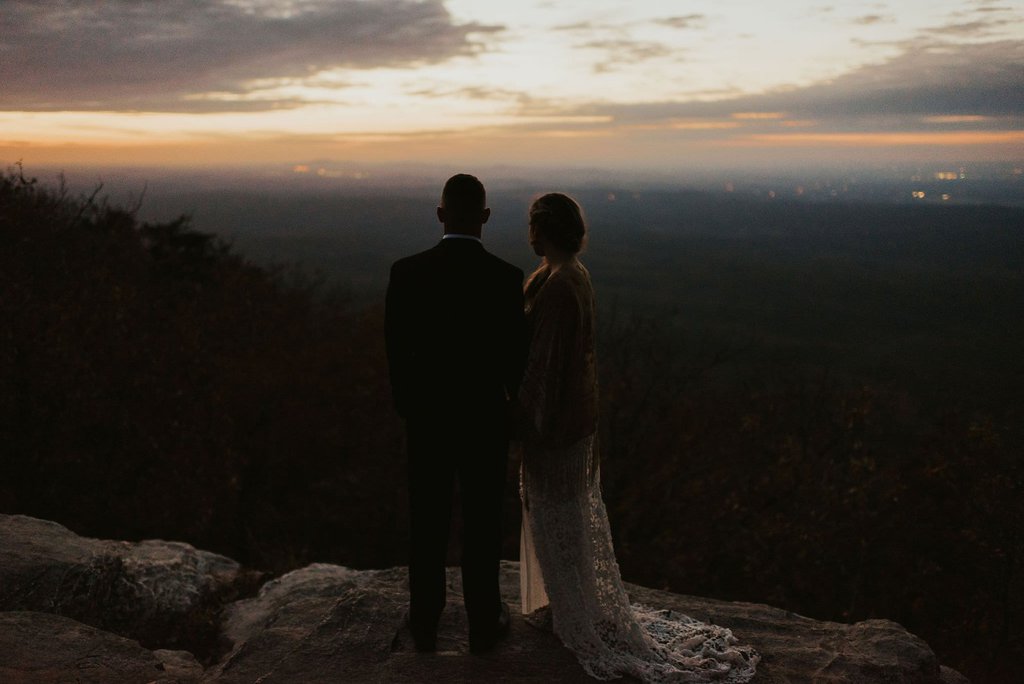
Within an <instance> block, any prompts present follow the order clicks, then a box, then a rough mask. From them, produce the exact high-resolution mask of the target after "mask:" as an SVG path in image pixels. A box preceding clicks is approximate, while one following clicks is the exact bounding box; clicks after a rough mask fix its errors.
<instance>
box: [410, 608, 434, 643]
mask: <svg viewBox="0 0 1024 684" xmlns="http://www.w3.org/2000/svg"><path fill="white" fill-rule="evenodd" d="M404 622H405V625H406V627H408V628H409V632H410V633H411V634H412V642H413V644H415V646H416V650H417V651H419V652H420V653H432V652H434V651H436V650H437V632H436V631H430V630H426V629H423V628H422V627H418V626H416V625H414V624H413V623H412V620H410V619H409V613H408V611H407V612H406V613H405V619H404Z"/></svg>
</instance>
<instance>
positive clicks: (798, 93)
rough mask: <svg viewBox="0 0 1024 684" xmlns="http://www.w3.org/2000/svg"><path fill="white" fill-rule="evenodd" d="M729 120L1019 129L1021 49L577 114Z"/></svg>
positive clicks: (933, 47) (950, 52) (910, 61)
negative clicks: (771, 116)
mask: <svg viewBox="0 0 1024 684" xmlns="http://www.w3.org/2000/svg"><path fill="white" fill-rule="evenodd" d="M735 112H786V113H787V115H788V116H789V117H791V118H794V119H812V120H818V121H822V122H830V123H831V125H834V126H846V127H851V128H857V127H858V126H860V125H863V124H865V123H867V122H870V121H877V120H878V119H879V118H880V117H883V118H887V119H888V120H889V122H890V124H892V123H894V119H897V118H899V119H901V120H902V122H904V123H906V124H907V125H911V124H912V123H913V125H921V121H922V120H923V119H924V118H926V117H936V116H966V115H972V116H980V117H985V118H984V119H978V120H975V122H974V125H979V123H978V122H991V121H998V120H1003V123H1002V124H1000V125H1005V120H1006V119H1008V118H1009V119H1012V120H1015V121H1016V126H1017V127H1024V41H996V42H991V43H981V44H967V45H951V44H941V43H924V42H922V43H919V44H917V45H916V46H915V47H913V48H912V49H908V50H907V51H906V52H904V53H903V54H902V55H899V56H898V57H895V58H893V59H891V60H889V61H887V62H885V63H882V64H875V65H868V66H864V67H861V68H860V69H857V70H855V71H853V72H851V73H849V74H846V75H844V76H841V77H839V78H836V79H834V80H832V81H830V82H825V83H820V84H816V85H812V86H809V87H805V88H797V89H791V90H784V91H773V92H769V93H765V94H761V95H747V96H742V97H737V98H730V99H723V100H717V101H713V102H649V103H640V104H629V105H615V104H594V105H590V106H587V107H584V108H581V109H580V110H578V113H580V114H607V115H611V116H614V117H615V119H616V121H618V122H620V123H626V124H639V123H655V122H658V121H668V120H671V119H677V118H687V117H722V116H730V115H731V114H733V113H735Z"/></svg>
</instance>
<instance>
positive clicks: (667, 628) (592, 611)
mask: <svg viewBox="0 0 1024 684" xmlns="http://www.w3.org/2000/svg"><path fill="white" fill-rule="evenodd" d="M520 486H521V495H522V497H523V526H524V527H523V534H522V536H521V555H520V571H521V580H520V581H521V593H522V603H523V612H524V613H533V612H534V611H536V610H538V609H541V608H542V607H543V606H544V605H546V604H548V603H549V602H550V613H551V618H552V628H553V630H554V632H555V634H556V635H557V636H558V637H559V638H560V639H561V640H562V642H563V643H564V644H565V645H566V646H567V647H568V648H569V649H570V650H572V651H573V652H574V653H575V654H576V657H577V659H578V660H579V662H580V664H581V665H582V666H583V668H584V670H586V672H587V673H588V674H589V675H590V676H592V677H595V678H597V679H615V678H618V677H621V676H623V675H630V676H633V677H637V678H638V679H641V680H642V681H644V682H649V683H660V682H723V683H725V684H738V683H740V682H747V681H749V680H750V679H751V678H752V677H753V676H754V672H755V669H756V666H757V663H758V661H759V660H760V657H759V656H758V654H757V652H756V651H754V649H752V648H751V647H749V646H739V645H737V640H736V638H735V637H734V636H733V634H732V632H731V631H730V630H728V629H726V628H724V627H718V626H715V625H710V624H706V623H702V622H699V621H697V620H694V619H692V618H690V617H688V616H686V615H683V614H681V613H678V612H675V611H671V610H658V609H654V608H649V607H646V606H641V605H630V603H629V598H628V595H627V594H626V591H625V589H624V587H623V585H622V579H621V577H620V574H619V566H618V563H617V562H616V560H615V552H614V549H613V547H612V539H611V531H610V528H609V525H608V514H607V511H606V510H605V506H604V501H603V500H602V498H601V488H600V474H599V469H598V468H597V465H596V463H595V459H594V437H593V436H590V437H586V438H584V439H583V440H581V441H579V442H577V443H576V444H574V445H572V446H571V447H568V448H566V449H558V450H553V451H543V452H534V453H524V459H523V470H522V478H521V485H520Z"/></svg>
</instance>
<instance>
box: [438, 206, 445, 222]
mask: <svg viewBox="0 0 1024 684" xmlns="http://www.w3.org/2000/svg"><path fill="white" fill-rule="evenodd" d="M444 216H445V212H444V207H438V208H437V220H438V221H440V222H441V223H444Z"/></svg>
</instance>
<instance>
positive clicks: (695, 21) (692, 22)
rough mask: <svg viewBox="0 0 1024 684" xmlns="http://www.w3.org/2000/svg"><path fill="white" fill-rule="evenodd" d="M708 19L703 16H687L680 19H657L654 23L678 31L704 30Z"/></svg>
mask: <svg viewBox="0 0 1024 684" xmlns="http://www.w3.org/2000/svg"><path fill="white" fill-rule="evenodd" d="M706 19H707V17H706V16H704V15H703V14H687V15H684V16H680V17H665V18H664V19H656V20H655V22H654V23H656V24H661V25H662V26H669V27H671V28H677V29H688V28H703V26H704V24H705V20H706Z"/></svg>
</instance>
